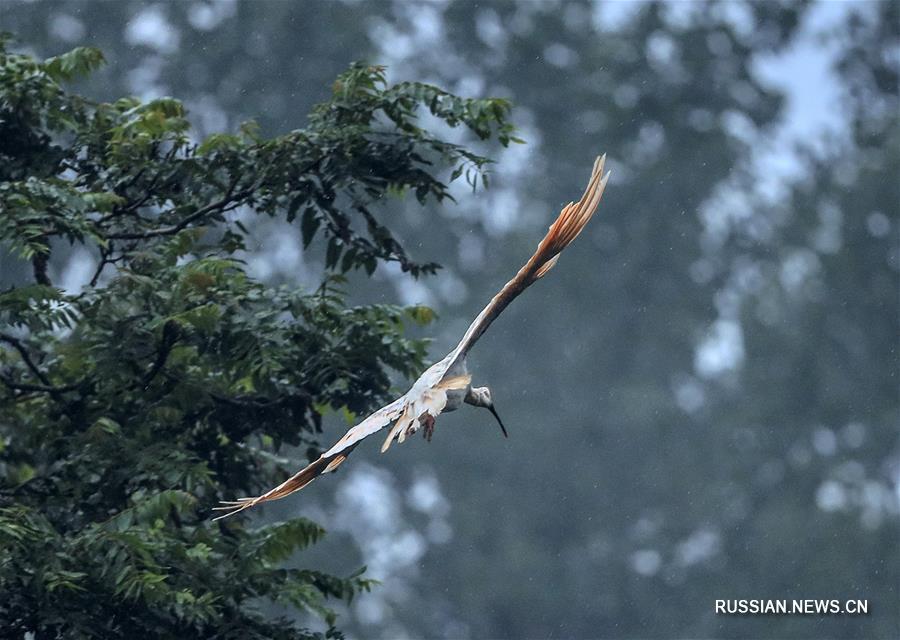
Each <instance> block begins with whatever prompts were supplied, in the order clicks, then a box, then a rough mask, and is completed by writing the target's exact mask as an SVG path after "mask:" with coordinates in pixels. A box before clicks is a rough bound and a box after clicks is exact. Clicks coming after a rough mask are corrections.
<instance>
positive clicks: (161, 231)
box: [106, 187, 256, 240]
mask: <svg viewBox="0 0 900 640" xmlns="http://www.w3.org/2000/svg"><path fill="white" fill-rule="evenodd" d="M255 190H256V187H251V188H249V189H244V190H242V191H238V192H237V193H234V194H232V193H230V192H229V193H227V194H225V197H223V198H222V199H221V200H217V201H216V202H212V203H210V204H208V205H206V206H205V207H201V208H199V209H197V210H196V211H195V212H194V213H192V214H191V215H189V216H188V217H187V218H185V219H184V220H182V221H181V222H179V223H178V224H176V225H172V226H170V227H160V228H158V229H150V230H149V231H143V232H136V233H111V234H109V235H107V236H106V237H107V238H108V239H110V240H146V239H149V238H156V237H159V236H171V235H174V234H176V233H178V232H179V231H181V230H183V229H185V228H186V227H187V226H188V225H189V224H191V223H192V222H196V221H197V220H199V219H200V218H202V217H203V216H205V215H208V214H210V213H212V212H213V211H216V210H217V209H219V210H223V211H224V210H225V209H226V208H227V207H229V206H230V205H233V204H236V203H237V201H239V200H242V199H244V198H246V197H247V196H249V195H251V194H252V193H253V192H254V191H255Z"/></svg>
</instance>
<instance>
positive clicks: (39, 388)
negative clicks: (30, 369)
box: [0, 373, 79, 395]
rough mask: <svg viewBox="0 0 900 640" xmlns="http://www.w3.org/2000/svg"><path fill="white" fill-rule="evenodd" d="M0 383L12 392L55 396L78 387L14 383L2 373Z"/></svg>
mask: <svg viewBox="0 0 900 640" xmlns="http://www.w3.org/2000/svg"><path fill="white" fill-rule="evenodd" d="M0 382H2V383H3V384H5V385H6V386H7V387H9V388H10V389H13V390H14V391H26V392H28V391H30V392H38V393H49V394H51V395H56V394H58V393H62V392H64V391H74V390H75V389H77V388H78V387H79V384H67V385H63V386H61V387H54V386H48V385H43V384H27V383H25V382H15V381H13V379H12V378H10V377H9V376H8V375H6V374H3V373H0Z"/></svg>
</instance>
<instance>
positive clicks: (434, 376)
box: [217, 156, 609, 519]
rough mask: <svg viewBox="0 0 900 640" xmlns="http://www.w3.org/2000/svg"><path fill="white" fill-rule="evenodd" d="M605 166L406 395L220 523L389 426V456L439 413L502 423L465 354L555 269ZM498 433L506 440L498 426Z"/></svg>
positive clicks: (332, 465) (231, 508) (322, 469)
mask: <svg viewBox="0 0 900 640" xmlns="http://www.w3.org/2000/svg"><path fill="white" fill-rule="evenodd" d="M604 160H605V156H604V157H601V158H597V160H596V161H595V162H594V169H593V172H592V173H591V179H590V182H589V183H588V187H587V189H586V190H585V192H584V195H583V196H582V198H581V200H579V201H578V202H577V203H574V202H570V203H569V204H568V205H567V206H566V207H564V208H563V210H562V211H561V212H560V214H559V217H557V219H556V221H555V222H554V223H553V224H552V225H550V229H549V231H548V232H547V235H546V236H545V237H544V239H543V240H541V242H540V244H539V245H538V248H537V251H536V252H535V253H534V255H533V256H532V257H531V259H529V260H528V262H527V263H525V266H523V267H522V268H521V269H519V272H518V273H517V274H516V275H515V276H514V277H513V279H512V280H510V281H509V282H507V283H506V285H505V286H504V287H503V288H502V289H501V290H500V292H499V293H498V294H497V295H495V296H494V297H493V298H492V299H491V301H490V302H489V303H488V305H487V306H486V307H485V308H484V309H483V310H482V311H481V313H479V314H478V317H476V318H475V320H474V321H473V322H472V324H471V325H469V328H468V330H467V331H466V333H465V335H464V336H463V338H462V340H460V342H459V344H457V345H456V347H455V348H454V349H453V350H452V351H451V352H450V353H448V354H447V355H446V356H445V357H444V358H443V359H441V360H440V361H438V362H436V363H434V364H433V365H431V366H430V367H429V368H428V369H426V370H425V372H424V373H423V374H422V375H421V376H419V378H418V380H416V381H415V383H413V385H412V387H410V389H409V391H407V392H406V393H405V394H403V395H402V396H400V397H399V398H397V399H396V400H394V401H393V402H391V403H390V404H388V405H386V406H384V407H382V408H381V409H378V410H377V411H375V412H374V413H372V414H371V415H370V416H368V417H367V418H366V419H365V420H363V421H362V422H360V423H359V424H357V425H356V426H354V427H352V428H351V429H350V430H349V431H347V433H345V434H344V436H343V437H342V438H341V439H340V440H338V441H337V442H336V443H335V444H334V446H333V447H331V448H330V449H328V450H327V451H326V452H325V453H323V454H322V455H321V456H320V457H319V458H318V460H316V461H314V462H312V463H310V464H309V465H308V466H306V467H305V468H303V469H301V470H300V471H298V472H297V473H296V474H294V475H293V476H291V477H290V478H288V479H287V480H286V481H285V482H283V483H282V484H280V485H279V486H277V487H275V488H274V489H271V490H269V491H267V492H266V493H264V494H262V495H260V496H257V497H255V498H241V499H240V500H238V501H235V502H226V503H223V506H221V507H217V509H219V510H223V511H226V513H225V514H223V515H221V516H219V518H224V517H227V516H230V515H233V514H235V513H237V512H239V511H243V510H244V509H248V508H250V507H252V506H255V505H257V504H260V503H262V502H268V501H270V500H277V499H279V498H283V497H285V496H287V495H289V494H291V493H294V492H295V491H299V490H300V489H302V488H303V487H305V486H306V485H307V484H309V483H310V482H312V481H313V480H314V479H315V478H317V477H318V476H319V475H321V474H323V473H328V472H330V471H334V470H335V469H336V468H337V467H338V466H339V465H340V464H341V463H343V462H344V460H346V459H347V456H348V455H349V454H350V452H351V451H353V449H355V448H356V446H357V445H358V444H359V443H360V442H361V441H362V440H364V439H365V438H367V437H369V436H371V435H373V434H375V433H377V432H379V431H381V430H382V429H384V428H386V427H387V426H389V425H392V426H391V429H390V431H389V432H388V435H387V437H386V439H385V441H384V444H383V445H382V447H381V450H382V452H384V451H387V449H388V448H389V447H390V446H391V444H392V443H393V442H394V441H397V442H401V443H402V442H403V441H404V440H405V439H406V438H407V437H408V436H410V435H412V434H414V433H416V432H417V431H418V430H419V429H420V428H424V430H425V436H426V438H427V439H429V440H430V439H431V434H432V433H433V430H434V421H435V418H437V416H438V415H440V414H441V413H443V412H447V411H455V410H456V409H458V408H460V407H461V406H462V405H463V404H464V403H467V404H471V405H473V406H477V407H484V408H486V409H489V410H490V411H491V413H493V414H494V417H496V418H497V421H498V422H500V418H499V416H497V413H496V411H495V410H494V404H493V400H492V398H491V392H490V390H489V389H488V388H487V387H473V386H472V384H471V382H472V376H471V375H470V374H469V372H468V368H467V366H466V357H467V355H468V352H469V349H471V348H472V346H473V345H474V344H475V342H476V341H477V340H478V338H480V337H481V335H482V334H483V333H484V332H485V331H486V330H487V328H488V326H490V324H491V322H493V321H494V319H495V318H496V317H497V316H498V315H500V313H501V312H502V311H503V309H505V308H506V307H507V306H508V305H509V303H510V302H512V301H513V300H514V299H515V298H516V296H518V295H519V294H520V293H522V291H524V290H525V289H526V288H527V287H528V286H530V285H531V284H533V283H535V282H537V280H539V279H540V278H542V277H543V276H544V275H546V274H547V272H548V271H550V269H552V268H553V266H554V265H555V264H556V261H557V260H558V259H559V254H560V252H561V251H562V250H563V249H565V248H566V247H567V246H568V245H569V243H571V242H572V240H574V239H575V237H576V236H577V235H578V234H579V233H581V230H582V229H583V228H584V226H585V224H587V222H588V220H590V218H591V216H592V215H593V214H594V211H595V210H596V208H597V204H598V203H599V202H600V197H601V196H602V195H603V190H604V188H605V187H606V181H607V179H608V178H609V174H606V175H605V176H604V175H603V165H604ZM500 428H501V429H502V430H503V434H504V435H506V429H505V428H504V427H503V423H502V422H500ZM217 519H218V518H217Z"/></svg>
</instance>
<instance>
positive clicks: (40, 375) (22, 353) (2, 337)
mask: <svg viewBox="0 0 900 640" xmlns="http://www.w3.org/2000/svg"><path fill="white" fill-rule="evenodd" d="M0 341H2V342H5V343H7V344H9V345H11V346H12V347H13V348H14V349H15V350H16V351H18V352H19V357H21V358H22V362H24V363H25V366H26V367H28V368H29V369H30V370H31V373H33V374H34V376H35V377H36V378H37V379H38V380H40V381H41V382H43V383H44V385H45V386H47V387H53V385H52V384H51V383H50V379H49V378H48V377H47V376H46V374H44V372H43V371H41V370H40V369H39V368H38V366H37V365H36V364H35V363H34V360H32V359H31V356H30V355H29V353H28V350H27V349H26V348H25V345H24V344H22V341H21V340H19V339H18V338H14V337H12V336H11V335H9V334H7V333H0Z"/></svg>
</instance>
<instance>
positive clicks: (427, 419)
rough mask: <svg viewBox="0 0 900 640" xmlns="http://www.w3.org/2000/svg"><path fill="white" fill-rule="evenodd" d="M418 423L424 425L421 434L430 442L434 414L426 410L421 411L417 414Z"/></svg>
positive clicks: (432, 433) (432, 432)
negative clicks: (420, 413) (419, 414)
mask: <svg viewBox="0 0 900 640" xmlns="http://www.w3.org/2000/svg"><path fill="white" fill-rule="evenodd" d="M419 424H421V425H422V426H423V427H424V429H423V430H422V435H423V436H425V440H427V441H428V442H431V437H432V436H433V435H434V416H433V415H431V414H430V413H428V412H426V413H423V414H422V415H421V416H419Z"/></svg>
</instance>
